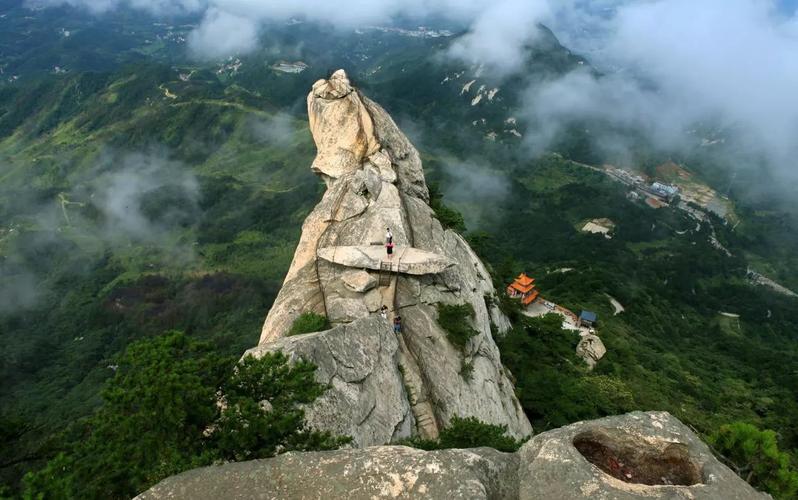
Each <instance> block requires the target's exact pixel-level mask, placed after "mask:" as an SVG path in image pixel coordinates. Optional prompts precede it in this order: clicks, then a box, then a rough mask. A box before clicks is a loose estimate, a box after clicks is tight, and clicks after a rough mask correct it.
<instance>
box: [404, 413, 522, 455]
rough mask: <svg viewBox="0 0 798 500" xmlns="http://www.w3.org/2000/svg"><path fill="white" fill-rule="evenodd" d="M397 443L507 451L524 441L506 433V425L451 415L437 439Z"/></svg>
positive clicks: (435, 448) (423, 446)
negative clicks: (449, 420)
mask: <svg viewBox="0 0 798 500" xmlns="http://www.w3.org/2000/svg"><path fill="white" fill-rule="evenodd" d="M397 444H403V445H405V446H412V447H413V448H420V449H422V450H445V449H448V448H480V447H488V448H494V449H496V450H499V451H505V452H508V453H511V452H514V451H517V450H518V448H520V447H521V445H522V444H524V441H519V440H517V439H514V438H513V437H512V436H508V435H507V426H506V425H493V424H486V423H485V422H482V421H481V420H479V419H477V418H476V417H466V418H461V417H457V416H455V417H453V418H452V420H451V422H449V425H448V426H447V427H446V428H445V429H443V430H442V431H441V433H440V436H439V437H438V439H437V440H429V439H421V438H411V439H405V440H402V441H400V442H399V443H397Z"/></svg>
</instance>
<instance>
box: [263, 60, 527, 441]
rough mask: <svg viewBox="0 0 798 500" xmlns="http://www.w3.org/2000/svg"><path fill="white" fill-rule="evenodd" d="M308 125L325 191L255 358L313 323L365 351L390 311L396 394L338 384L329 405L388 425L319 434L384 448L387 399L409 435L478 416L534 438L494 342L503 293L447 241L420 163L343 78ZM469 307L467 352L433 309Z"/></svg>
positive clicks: (351, 421)
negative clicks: (389, 239) (369, 327)
mask: <svg viewBox="0 0 798 500" xmlns="http://www.w3.org/2000/svg"><path fill="white" fill-rule="evenodd" d="M308 113H309V116H310V129H311V133H312V134H313V138H314V141H315V143H316V145H317V147H318V155H317V157H316V159H315V161H314V163H313V167H312V168H313V170H314V171H316V172H318V173H319V174H320V175H321V176H322V177H323V178H324V179H325V181H326V183H327V191H326V192H325V194H324V196H323V197H322V199H321V201H320V202H319V203H318V205H317V206H316V207H315V208H314V210H313V211H312V212H311V214H310V215H309V216H308V217H307V219H306V220H305V222H304V224H303V226H302V236H301V237H300V241H299V244H298V246H297V250H296V253H295V255H294V260H293V262H292V264H291V268H290V269H289V271H288V274H287V276H286V279H285V282H284V284H283V287H282V289H281V290H280V293H279V294H278V296H277V299H276V301H275V303H274V305H273V307H272V309H271V310H270V311H269V314H268V316H267V317H266V321H265V323H264V325H263V330H262V334H261V339H260V343H259V346H258V348H257V349H256V350H255V352H259V351H261V350H264V349H265V350H273V349H275V348H278V347H279V348H285V347H288V346H289V344H290V346H291V347H292V348H293V347H295V343H294V342H295V341H294V340H292V341H290V342H289V341H287V340H283V337H284V336H285V334H286V332H288V330H289V329H290V327H291V324H292V323H293V321H294V320H295V319H296V317H297V316H299V315H300V314H301V313H303V312H306V311H313V312H316V313H319V314H324V315H325V316H327V318H328V319H329V320H330V322H331V323H332V324H333V325H335V326H345V325H349V326H351V327H352V328H354V330H356V331H358V332H363V333H362V335H361V334H360V333H359V334H358V335H355V337H357V338H353V340H352V341H353V342H363V341H364V338H363V336H365V335H366V334H365V330H364V329H363V327H362V326H361V323H360V322H365V321H367V320H369V319H370V318H372V317H379V313H378V311H379V309H380V308H381V307H382V306H386V307H387V308H388V310H389V317H388V321H389V322H390V321H392V320H393V318H394V317H395V316H400V317H401V320H402V331H401V333H400V335H399V336H398V337H397V338H396V339H395V341H397V342H398V347H397V350H396V355H395V356H394V358H393V365H392V369H393V370H394V371H398V370H399V368H401V379H400V380H399V381H398V382H396V383H398V385H399V386H401V387H400V389H401V390H394V389H395V388H391V389H390V390H386V391H385V393H384V394H383V393H382V392H380V391H377V392H376V393H371V392H369V391H364V390H353V389H352V388H351V387H346V388H344V387H343V386H342V387H338V386H336V385H335V384H333V389H332V390H331V391H330V394H331V396H329V397H330V398H336V400H338V401H344V400H346V401H348V402H350V403H351V404H352V405H353V406H354V407H356V408H374V412H375V414H377V415H380V414H382V413H383V412H387V413H388V414H390V415H391V417H390V418H385V419H383V418H379V419H375V420H374V421H373V425H372V426H371V427H370V428H369V429H367V430H364V431H362V432H360V431H358V430H357V427H359V426H362V425H364V424H361V422H360V421H359V420H358V419H359V418H361V417H362V416H363V415H361V414H360V413H358V412H354V413H352V412H348V411H328V412H326V413H325V414H324V415H325V418H315V419H314V420H313V425H314V426H317V427H319V428H321V429H329V430H333V431H338V430H342V429H346V430H347V432H346V433H347V434H350V435H356V436H359V437H358V438H356V444H357V445H358V446H370V445H379V444H386V443H389V442H390V440H391V438H392V437H393V436H396V435H398V434H397V430H396V429H397V427H396V426H397V425H398V424H397V422H398V421H399V420H397V419H398V418H399V417H398V416H397V415H398V413H397V410H395V409H396V408H398V406H397V404H396V402H395V401H394V400H393V399H392V398H394V396H396V395H397V394H401V395H402V397H404V398H405V401H404V404H405V405H406V406H407V405H409V408H410V410H411V412H410V413H411V417H412V418H409V417H408V418H405V420H402V422H411V423H412V425H411V429H410V432H411V433H412V434H414V435H421V436H424V437H428V438H435V437H437V434H438V431H439V430H440V429H441V428H443V427H445V426H446V425H447V424H448V423H449V421H450V420H451V419H452V417H454V416H463V417H467V416H474V417H477V418H479V419H480V420H483V421H485V422H488V423H493V424H500V425H506V426H507V427H508V430H509V432H510V433H511V434H513V435H514V436H517V437H523V436H527V435H529V434H530V433H531V432H532V428H531V426H530V424H529V421H528V420H527V418H526V416H525V415H524V412H523V411H522V409H521V406H520V404H519V403H518V400H517V399H516V397H515V394H514V389H513V386H512V384H511V383H510V381H509V379H508V377H507V375H506V373H505V370H504V367H503V366H502V364H501V359H500V356H499V350H498V348H497V347H496V344H495V342H494V340H493V336H492V335H493V334H492V332H493V331H496V332H504V331H506V330H507V328H508V327H509V321H508V320H507V318H506V317H505V316H504V315H503V314H502V313H501V312H500V311H499V310H498V308H496V307H495V306H494V305H492V304H496V303H498V300H496V298H495V297H496V291H495V290H494V289H493V285H492V283H491V279H490V276H489V274H488V272H487V270H486V269H485V267H484V265H483V264H482V262H481V261H480V260H479V258H478V257H477V256H476V255H475V254H474V252H473V251H472V250H471V248H469V246H468V244H467V243H466V242H465V240H463V238H462V237H460V236H459V235H458V234H456V233H454V232H452V231H449V230H444V228H443V227H442V226H441V224H440V222H439V221H438V220H437V218H436V217H435V214H434V212H433V210H432V209H431V208H430V206H429V205H428V200H429V192H428V190H427V186H426V183H425V181H424V173H423V170H422V167H421V160H420V158H419V155H418V152H417V151H416V150H415V148H414V147H413V145H412V144H410V141H408V140H407V138H406V137H405V136H404V134H402V132H401V131H400V130H399V129H398V127H397V126H396V124H395V123H394V122H393V120H392V119H391V117H390V116H388V114H387V113H386V112H385V111H384V110H383V109H382V108H381V107H380V106H378V105H377V104H375V103H374V102H372V101H370V100H368V99H367V98H365V97H363V96H362V95H361V94H360V93H359V92H358V91H357V90H356V89H354V88H352V87H351V84H350V83H349V80H348V79H347V78H346V74H345V73H343V71H338V72H336V73H334V74H333V76H332V77H330V79H329V80H320V81H318V82H316V84H314V86H313V90H312V91H311V93H310V94H309V95H308ZM386 228H391V231H392V233H393V242H394V243H395V245H396V253H395V254H394V255H393V257H392V258H391V259H388V258H387V256H386V255H385V248H384V246H383V245H384V243H385V241H384V235H385V231H386ZM375 282H376V286H374V285H372V283H375ZM463 303H468V304H471V306H472V307H473V309H474V311H475V317H474V318H473V321H472V326H473V327H474V329H475V330H476V331H477V332H478V335H477V336H475V337H474V338H472V339H471V340H470V341H469V344H468V345H467V346H466V348H465V349H464V350H461V349H459V348H456V347H455V346H453V345H452V344H451V342H449V340H448V338H447V336H446V332H445V331H443V330H442V329H441V327H440V326H439V325H438V322H437V308H436V305H437V304H463ZM383 322H384V320H383ZM347 331H349V330H347ZM329 336H330V335H320V336H319V337H324V338H327V337H329ZM313 338H314V339H315V337H313ZM286 342H288V344H286ZM306 342H310V340H307V341H306ZM314 342H316V341H315V340H314ZM385 345H387V344H385ZM323 352H324V350H323V349H316V348H306V349H305V350H304V351H303V355H304V356H306V358H307V359H308V361H311V362H313V363H315V364H317V365H318V366H319V368H320V369H319V373H334V371H335V368H334V367H331V366H326V364H327V363H329V362H330V358H329V357H328V356H326V355H322V354H323ZM348 354H349V353H347V355H348ZM385 359H386V360H387V358H385ZM338 361H339V362H340V363H339V365H340V364H344V365H345V364H348V363H349V362H348V361H346V359H345V358H341V357H339V358H338ZM380 363H382V361H381V362H380ZM469 367H470V368H469ZM385 370H386V371H389V370H388V367H387V366H386V367H385ZM466 370H467V371H468V372H469V373H470V375H468V376H466ZM392 383H393V382H392ZM386 384H387V382H386ZM386 387H387V386H386ZM344 389H345V390H344ZM335 391H338V392H335ZM360 398H362V400H361V399H360ZM317 404H320V405H321V404H322V403H317ZM324 404H327V403H324ZM336 408H337V407H336ZM313 411H314V410H311V411H310V413H311V414H312V413H313ZM399 413H401V412H399ZM403 415H404V414H403ZM405 417H406V416H405ZM405 425H407V424H406V423H403V424H402V425H401V426H400V427H401V428H402V429H404V428H405V427H404V426H405ZM378 426H383V427H382V428H380V429H377V428H376V427H378ZM402 432H404V431H402ZM401 435H405V434H401Z"/></svg>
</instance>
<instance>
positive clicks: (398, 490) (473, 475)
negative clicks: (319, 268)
mask: <svg viewBox="0 0 798 500" xmlns="http://www.w3.org/2000/svg"><path fill="white" fill-rule="evenodd" d="M138 498H140V499H142V500H155V499H162V498H172V499H192V500H204V499H208V500H211V499H220V498H224V499H229V500H244V499H253V498H307V499H317V498H318V499H322V498H323V499H337V498H347V499H364V500H365V499H375V498H436V499H437V498H441V499H447V500H449V499H460V498H474V499H481V498H485V499H488V498H491V499H541V500H560V499H562V500H566V499H567V500H571V499H575V498H598V499H642V498H646V499H708V500H738V499H739V500H743V499H745V500H748V499H756V498H763V499H764V498H769V497H768V496H767V495H764V494H761V493H758V492H757V491H755V490H754V489H753V488H751V487H750V486H749V485H748V484H747V483H745V482H744V481H743V480H742V479H740V478H739V477H738V476H736V475H735V474H734V473H733V472H732V471H731V470H729V469H728V468H726V467H725V466H724V465H723V464H721V463H720V462H718V460H717V459H715V458H714V457H713V456H712V454H711V453H710V452H709V449H708V448H707V446H706V445H704V444H703V443H702V442H701V441H700V440H699V439H698V437H697V436H696V435H695V434H694V433H693V432H692V431H690V429H688V428H687V427H686V426H684V425H683V424H682V423H681V422H679V421H678V420H677V419H676V418H674V417H672V416H671V415H669V414H667V413H663V412H652V413H643V412H635V413H630V414H627V415H623V416H618V417H610V418H605V419H601V420H594V421H590V422H580V423H576V424H573V425H569V426H567V427H563V428H561V429H557V430H554V431H549V432H545V433H543V434H540V435H538V436H535V437H534V438H533V439H532V440H530V441H529V442H527V443H526V444H525V445H524V446H523V447H522V448H521V449H520V450H519V451H518V452H517V453H500V452H498V451H496V450H493V449H490V448H477V449H468V450H441V451H431V452H425V451H420V450H415V449H412V448H407V447H404V446H376V447H370V448H365V449H357V450H339V451H330V452H311V453H286V454H285V455H281V456H278V457H276V458H272V459H267V460H254V461H250V462H242V463H234V464H227V465H222V466H217V467H205V468H202V469H195V470H192V471H188V472H185V473H183V474H179V475H177V476H174V477H171V478H169V479H166V480H164V481H163V482H161V483H160V484H158V485H157V486H154V487H153V488H152V489H150V490H149V491H147V492H145V493H143V494H142V495H140V496H139V497H138Z"/></svg>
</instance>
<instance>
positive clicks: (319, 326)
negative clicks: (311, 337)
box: [288, 312, 330, 337]
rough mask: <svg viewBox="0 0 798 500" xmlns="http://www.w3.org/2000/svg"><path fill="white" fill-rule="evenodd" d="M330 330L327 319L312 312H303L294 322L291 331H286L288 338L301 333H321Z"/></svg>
mask: <svg viewBox="0 0 798 500" xmlns="http://www.w3.org/2000/svg"><path fill="white" fill-rule="evenodd" d="M329 329H330V322H329V321H327V317H326V316H324V315H321V314H316V313H314V312H304V313H302V314H300V315H299V317H298V318H297V319H295V320H294V324H293V325H291V329H290V330H289V331H288V336H289V337H290V336H291V335H301V334H303V333H313V332H322V331H324V330H329Z"/></svg>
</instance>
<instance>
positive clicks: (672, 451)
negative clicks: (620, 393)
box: [518, 412, 770, 500]
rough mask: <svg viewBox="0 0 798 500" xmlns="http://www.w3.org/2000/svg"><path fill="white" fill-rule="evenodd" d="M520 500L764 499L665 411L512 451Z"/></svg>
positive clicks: (598, 423)
mask: <svg viewBox="0 0 798 500" xmlns="http://www.w3.org/2000/svg"><path fill="white" fill-rule="evenodd" d="M518 453H519V455H520V459H521V467H520V469H519V471H518V481H519V495H520V498H552V499H556V498H563V499H564V498H583V497H589V498H612V499H618V500H627V499H636V498H661V499H679V498H684V499H693V498H694V499H707V500H743V499H745V500H749V499H756V498H770V497H769V496H768V495H765V494H762V493H759V492H757V491H756V490H754V489H753V488H751V486H749V485H748V484H747V483H746V482H745V481H743V480H742V479H740V478H739V477H738V476H737V475H736V474H735V473H734V472H732V471H731V470H730V469H729V468H728V467H726V466H724V465H723V464H721V463H720V462H719V461H718V460H717V459H716V458H715V457H714V456H713V455H712V453H711V452H710V450H709V448H708V447H707V446H706V445H705V444H704V443H703V442H701V440H700V439H699V438H698V436H696V435H695V433H693V432H692V431H691V430H690V429H689V428H688V427H687V426H685V425H684V424H682V423H681V422H679V420H678V419H676V418H674V417H673V416H671V415H670V414H668V413H666V412H647V413H644V412H633V413H629V414H627V415H621V416H617V417H608V418H604V419H601V420H593V421H589V422H579V423H576V424H572V425H569V426H567V427H562V428H560V429H555V430H553V431H549V432H544V433H543V434H540V435H538V436H535V437H534V438H532V440H530V441H529V442H528V443H526V444H525V445H524V446H523V447H522V448H521V450H519V452H518Z"/></svg>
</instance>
